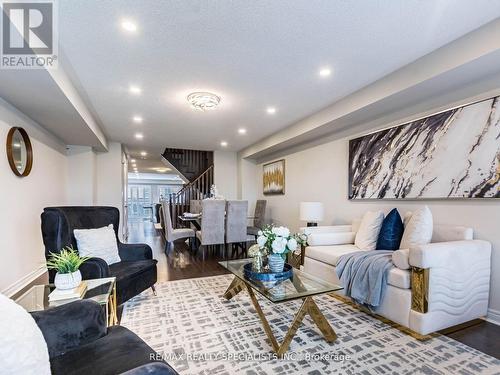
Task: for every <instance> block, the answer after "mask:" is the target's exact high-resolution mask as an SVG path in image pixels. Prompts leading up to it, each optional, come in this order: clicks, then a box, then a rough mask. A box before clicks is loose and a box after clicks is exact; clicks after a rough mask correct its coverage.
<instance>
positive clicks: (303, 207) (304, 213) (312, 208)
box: [300, 202, 324, 223]
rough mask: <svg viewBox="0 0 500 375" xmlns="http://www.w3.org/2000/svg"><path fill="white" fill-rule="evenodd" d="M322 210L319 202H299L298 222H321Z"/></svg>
mask: <svg viewBox="0 0 500 375" xmlns="http://www.w3.org/2000/svg"><path fill="white" fill-rule="evenodd" d="M323 215H324V209H323V203H321V202H300V220H302V221H307V222H312V223H317V222H318V221H321V220H323Z"/></svg>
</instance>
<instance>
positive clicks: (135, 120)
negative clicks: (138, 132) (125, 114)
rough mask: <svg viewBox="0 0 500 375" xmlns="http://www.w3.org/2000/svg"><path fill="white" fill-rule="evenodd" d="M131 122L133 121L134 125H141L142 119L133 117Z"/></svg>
mask: <svg viewBox="0 0 500 375" xmlns="http://www.w3.org/2000/svg"><path fill="white" fill-rule="evenodd" d="M132 121H134V122H135V123H136V124H140V123H142V117H141V116H134V117H132Z"/></svg>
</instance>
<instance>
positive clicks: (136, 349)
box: [32, 300, 177, 375]
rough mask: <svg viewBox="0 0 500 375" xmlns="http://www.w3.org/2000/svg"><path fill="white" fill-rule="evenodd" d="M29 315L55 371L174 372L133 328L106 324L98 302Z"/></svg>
mask: <svg viewBox="0 0 500 375" xmlns="http://www.w3.org/2000/svg"><path fill="white" fill-rule="evenodd" d="M32 316H33V318H34V319H35V321H36V323H37V325H38V327H39V328H40V330H41V331H42V334H43V336H44V338H45V341H46V342H47V346H48V349H49V356H50V366H51V370H52V374H54V375H59V374H61V375H115V374H122V373H125V374H128V375H143V374H144V375H145V374H150V375H171V374H177V372H176V371H175V370H174V369H172V368H171V367H170V366H169V365H168V364H167V363H165V362H159V361H157V358H158V355H157V354H156V352H155V351H154V350H153V349H151V348H150V347H149V346H148V345H147V344H146V343H145V342H144V341H142V340H141V339H140V338H139V337H138V336H137V335H135V334H134V333H133V332H131V331H129V330H128V329H126V328H124V327H120V326H113V327H109V328H107V327H106V319H105V314H104V311H103V309H102V308H101V306H100V305H99V304H98V303H97V302H94V301H91V300H82V301H76V302H71V303H68V304H67V305H62V306H59V307H54V308H51V309H48V310H45V311H39V312H34V313H32ZM155 360H156V361H155Z"/></svg>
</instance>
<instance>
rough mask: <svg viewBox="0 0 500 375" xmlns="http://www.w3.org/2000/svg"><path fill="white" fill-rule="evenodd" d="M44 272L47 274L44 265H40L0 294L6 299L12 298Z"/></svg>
mask: <svg viewBox="0 0 500 375" xmlns="http://www.w3.org/2000/svg"><path fill="white" fill-rule="evenodd" d="M45 272H47V267H46V266H45V264H42V265H40V266H39V267H38V268H36V269H35V270H33V271H31V272H30V273H28V274H27V275H26V276H24V277H22V278H21V279H19V280H18V281H16V282H15V283H13V284H11V285H9V286H8V287H7V288H5V289H4V290H2V291H1V293H2V294H3V295H6V296H7V297H12V296H13V295H14V294H16V293H18V292H19V291H20V290H21V289H23V288H24V287H26V286H27V285H28V284H29V283H31V282H32V281H33V280H35V279H36V278H37V277H40V276H41V275H43V274H44V273H45Z"/></svg>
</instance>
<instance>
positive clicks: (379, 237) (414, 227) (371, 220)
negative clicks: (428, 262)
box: [354, 206, 433, 269]
mask: <svg viewBox="0 0 500 375" xmlns="http://www.w3.org/2000/svg"><path fill="white" fill-rule="evenodd" d="M432 227H433V221H432V213H431V211H430V210H429V207H427V206H424V207H422V208H421V209H419V210H416V211H415V212H408V213H406V215H405V217H404V220H402V219H401V216H400V215H399V212H398V210H397V209H396V208H394V209H392V210H391V212H389V214H388V215H387V216H386V217H385V218H384V214H383V212H382V211H376V212H372V211H368V212H366V213H365V214H364V216H363V218H362V219H361V223H360V225H359V229H358V231H357V233H356V238H355V240H354V244H355V245H356V246H357V247H358V248H360V249H361V250H398V249H402V250H401V252H402V253H403V254H401V255H402V257H401V258H402V259H404V260H406V262H407V258H408V257H407V256H406V258H405V257H404V253H405V251H407V249H409V248H410V247H411V246H415V245H424V244H428V243H430V242H431V239H432ZM403 250H404V251H403ZM393 258H394V257H393ZM396 258H398V257H396ZM404 260H403V261H402V264H401V266H402V267H399V266H398V265H397V266H398V268H402V269H406V268H403V266H405V264H404ZM408 267H409V266H408Z"/></svg>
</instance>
